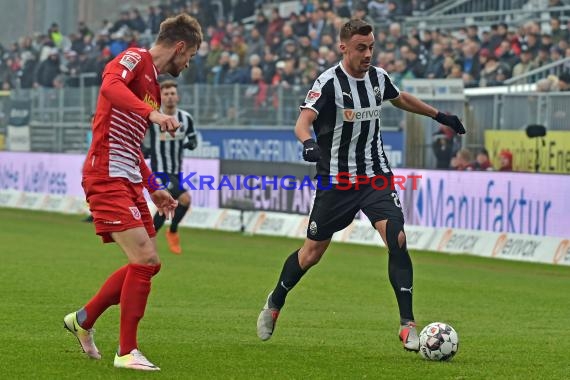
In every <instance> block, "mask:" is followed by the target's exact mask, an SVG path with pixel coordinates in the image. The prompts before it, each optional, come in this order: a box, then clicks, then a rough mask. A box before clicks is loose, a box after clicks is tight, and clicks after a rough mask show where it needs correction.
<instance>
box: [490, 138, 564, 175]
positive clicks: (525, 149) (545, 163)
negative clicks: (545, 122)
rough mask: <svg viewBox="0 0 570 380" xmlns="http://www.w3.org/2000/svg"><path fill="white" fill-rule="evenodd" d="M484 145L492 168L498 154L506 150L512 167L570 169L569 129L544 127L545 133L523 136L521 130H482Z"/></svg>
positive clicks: (523, 169)
mask: <svg viewBox="0 0 570 380" xmlns="http://www.w3.org/2000/svg"><path fill="white" fill-rule="evenodd" d="M485 148H486V149H487V151H488V152H489V158H490V159H491V162H492V163H493V166H494V168H495V169H499V162H500V158H499V155H500V154H501V152H503V151H507V152H510V153H511V154H512V157H513V171H516V172H534V171H536V164H537V155H536V152H537V150H538V171H539V172H541V173H562V174H568V173H570V131H547V132H546V136H545V137H534V138H529V137H527V135H526V133H525V131H493V130H489V131H485Z"/></svg>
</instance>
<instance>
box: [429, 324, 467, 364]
mask: <svg viewBox="0 0 570 380" xmlns="http://www.w3.org/2000/svg"><path fill="white" fill-rule="evenodd" d="M458 348H459V336H458V335H457V332H456V331H455V330H454V329H453V327H451V326H450V325H448V324H446V323H442V322H433V323H430V324H429V325H427V326H426V327H424V329H423V330H422V331H421V332H420V354H421V355H422V356H423V357H424V358H425V359H428V360H435V361H444V360H450V359H451V358H453V357H454V356H455V354H456V353H457V349H458Z"/></svg>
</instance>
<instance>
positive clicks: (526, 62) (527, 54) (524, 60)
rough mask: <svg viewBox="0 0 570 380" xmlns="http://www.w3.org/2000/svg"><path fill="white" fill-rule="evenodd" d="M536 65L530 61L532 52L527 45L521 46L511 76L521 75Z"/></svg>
mask: <svg viewBox="0 0 570 380" xmlns="http://www.w3.org/2000/svg"><path fill="white" fill-rule="evenodd" d="M535 68H536V66H535V64H534V62H533V61H532V52H531V51H530V49H529V47H528V46H527V45H522V46H521V55H520V62H519V63H517V64H516V65H515V67H514V68H513V77H517V76H519V75H523V74H525V73H528V72H529V71H531V70H533V69H535Z"/></svg>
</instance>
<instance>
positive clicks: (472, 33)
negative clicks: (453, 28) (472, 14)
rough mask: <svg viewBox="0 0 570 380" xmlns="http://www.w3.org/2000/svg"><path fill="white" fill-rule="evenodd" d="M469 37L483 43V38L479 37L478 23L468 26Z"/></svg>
mask: <svg viewBox="0 0 570 380" xmlns="http://www.w3.org/2000/svg"><path fill="white" fill-rule="evenodd" d="M467 38H468V39H469V40H471V41H475V42H477V43H479V44H481V39H480V38H479V27H478V26H477V25H469V26H468V27H467Z"/></svg>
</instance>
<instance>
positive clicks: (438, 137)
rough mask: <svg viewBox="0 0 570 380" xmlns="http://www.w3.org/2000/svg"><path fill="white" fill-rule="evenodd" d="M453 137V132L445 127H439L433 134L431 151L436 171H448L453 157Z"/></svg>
mask: <svg viewBox="0 0 570 380" xmlns="http://www.w3.org/2000/svg"><path fill="white" fill-rule="evenodd" d="M453 135H454V132H453V130H452V129H451V128H449V127H447V126H445V125H442V126H440V128H439V131H438V132H436V133H435V134H434V136H433V137H434V141H433V143H432V150H433V154H434V155H435V158H436V166H435V167H436V169H445V170H447V169H449V167H450V164H451V157H452V156H453Z"/></svg>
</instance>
